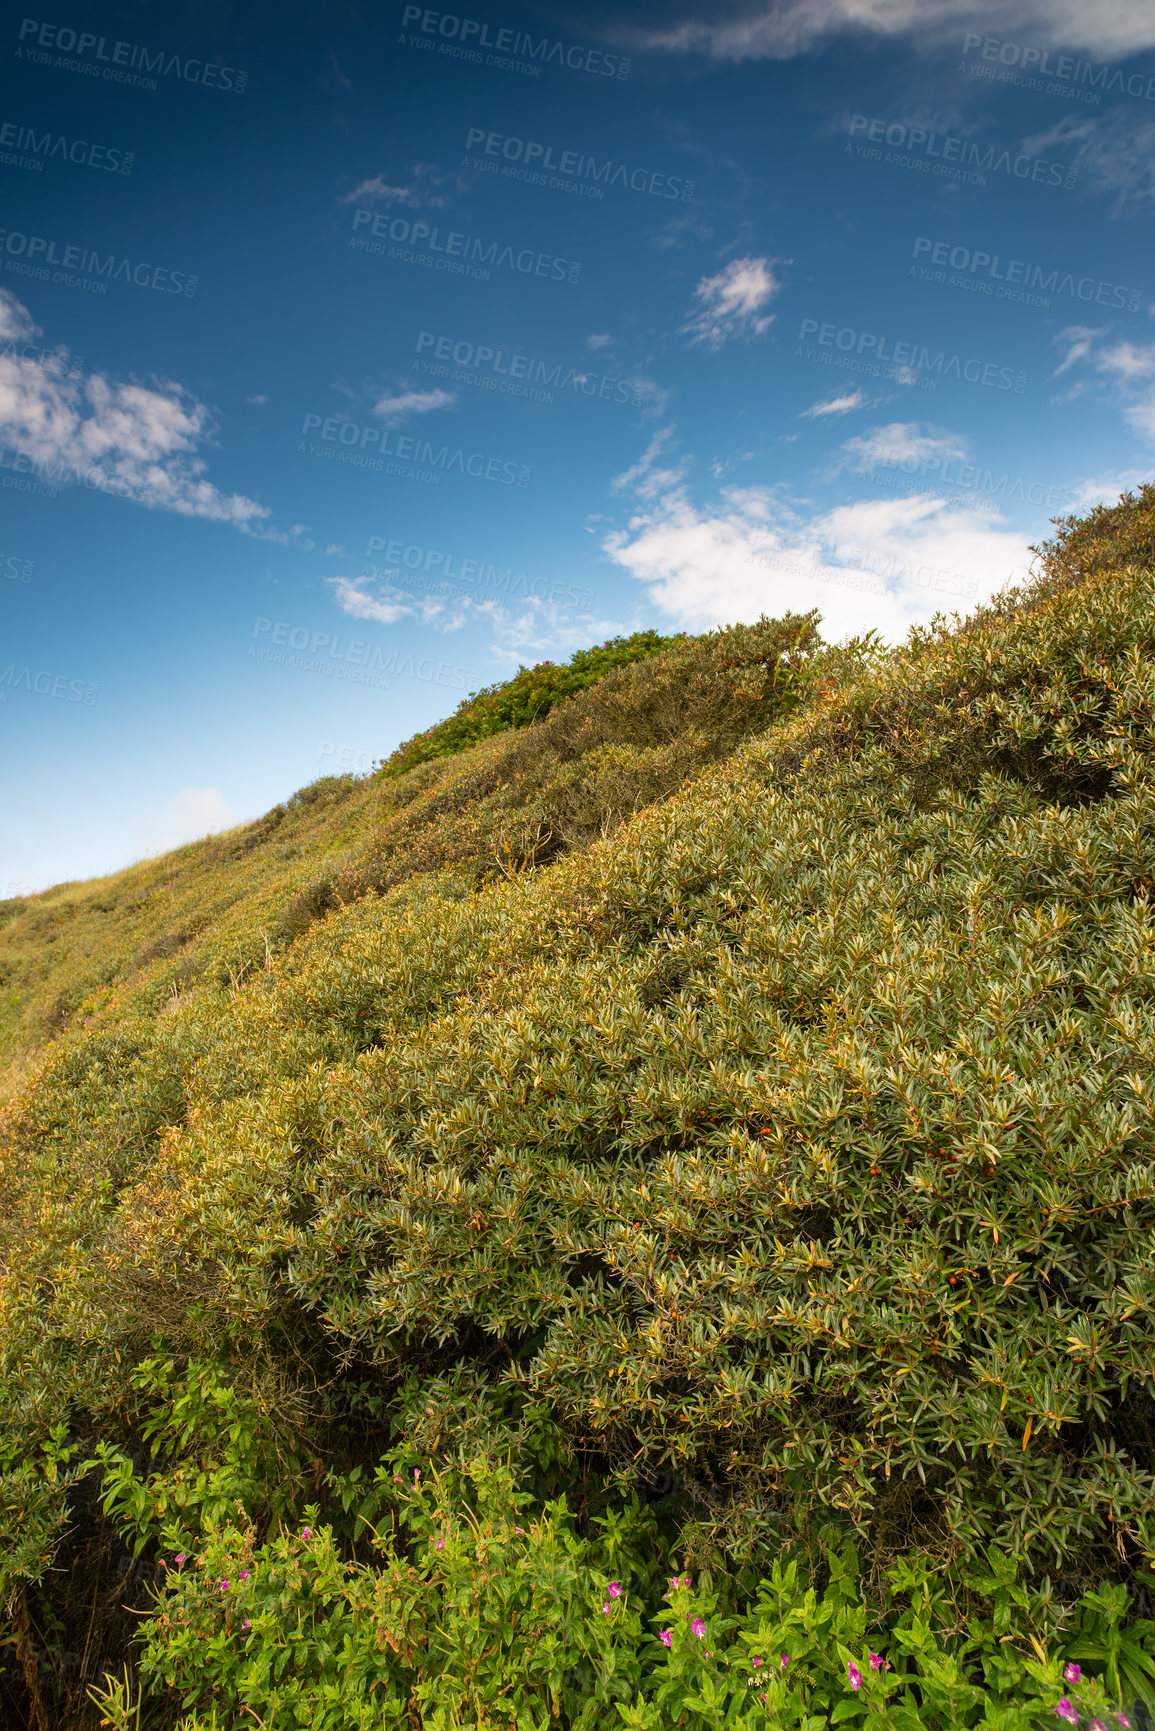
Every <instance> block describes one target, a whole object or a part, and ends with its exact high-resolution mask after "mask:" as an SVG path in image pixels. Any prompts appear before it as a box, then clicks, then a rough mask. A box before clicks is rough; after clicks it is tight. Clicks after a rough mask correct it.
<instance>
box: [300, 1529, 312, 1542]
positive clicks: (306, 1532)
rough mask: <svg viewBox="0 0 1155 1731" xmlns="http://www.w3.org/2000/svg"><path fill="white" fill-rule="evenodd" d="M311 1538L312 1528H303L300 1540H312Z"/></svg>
mask: <svg viewBox="0 0 1155 1731" xmlns="http://www.w3.org/2000/svg"><path fill="white" fill-rule="evenodd" d="M312 1536H313V1529H312V1527H306V1528H305V1530H304V1532H303V1533H302V1534H301V1537H302V1538H303V1539H311V1538H312Z"/></svg>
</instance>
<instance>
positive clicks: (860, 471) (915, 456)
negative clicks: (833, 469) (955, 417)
mask: <svg viewBox="0 0 1155 1731" xmlns="http://www.w3.org/2000/svg"><path fill="white" fill-rule="evenodd" d="M840 450H841V451H842V452H843V453H844V456H843V458H842V461H841V462H840V463H839V467H840V468H847V469H850V470H851V471H852V472H853V473H854V474H856V475H865V474H868V473H869V472H870V470H871V469H873V468H874V467H875V466H876V465H877V464H878V463H880V462H884V463H885V464H886V466H887V467H888V468H893V467H894V466H895V464H896V463H908V462H912V461H913V462H917V463H924V462H928V460H930V461H933V460H934V459H938V461H939V463H940V464H941V463H942V462H945V461H946V460H947V459H949V458H954V459H955V460H956V461H957V462H961V461H962V459H963V458H964V457H965V456H966V454H967V444H966V440H965V439H963V438H961V437H960V435H959V434H957V433H952V432H950V431H949V430H948V429H947V428H946V427H936V426H933V425H931V424H930V423H929V422H922V421H891V422H890V424H889V425H888V426H885V427H870V428H868V429H867V431H866V432H865V433H860V434H859V435H858V436H857V437H856V438H853V439H846V440H844V441H843V443H842V445H841V446H840Z"/></svg>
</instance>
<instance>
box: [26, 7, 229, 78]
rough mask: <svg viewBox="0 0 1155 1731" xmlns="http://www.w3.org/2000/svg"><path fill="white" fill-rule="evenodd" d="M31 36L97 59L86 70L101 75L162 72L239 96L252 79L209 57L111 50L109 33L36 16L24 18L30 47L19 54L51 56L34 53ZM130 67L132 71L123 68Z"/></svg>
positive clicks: (124, 47) (130, 47)
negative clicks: (43, 20)
mask: <svg viewBox="0 0 1155 1731" xmlns="http://www.w3.org/2000/svg"><path fill="white" fill-rule="evenodd" d="M30 39H34V40H35V44H36V47H37V48H38V49H40V48H42V49H54V50H55V51H56V53H57V55H61V54H64V55H76V56H77V58H78V59H79V60H81V61H87V62H90V63H91V62H95V64H89V65H86V66H84V67H83V70H84V71H90V72H92V73H93V74H94V75H97V76H99V74H100V72H101V70H103V74H104V76H105V77H106V78H111V79H113V80H117V81H122V82H127V83H136V82H138V80H136V79H134V78H133V76H132V73H133V72H144V73H153V74H155V73H159V75H160V76H161V77H162V78H177V79H179V80H180V81H181V83H183V84H203V85H204V86H205V88H206V89H208V90H232V91H235V93H236V94H237V95H238V96H240V95H241V93H242V91H243V90H244V88H245V85H246V84H247V83H248V79H249V75H248V73H247V72H238V71H237V70H236V68H235V67H233V66H220V65H218V64H217V63H216V62H215V61H208V60H194V59H184V60H182V59H181V56H180V55H179V54H166V53H165V51H164V49H163V48H156V49H150V48H145V47H143V46H142V45H141V44H140V43H139V42H114V43H113V44H112V47H111V50H109V48H108V43H109V38H108V37H107V36H94V35H93V34H92V32H91V31H88V30H72V29H69V28H68V27H67V26H65V27H61V25H59V24H41V23H40V21H39V20H38V19H36V18H25V19H24V20H23V21H22V23H21V25H20V36H19V40H20V41H21V42H22V43H28V44H29V46H28V47H26V48H23V49H20V48H18V49H17V50H16V53H17V55H18V56H20V55H23V56H24V57H26V58H27V59H29V60H36V61H40V60H46V59H48V58H49V56H48V55H47V54H43V55H41V54H36V53H33V52H32V49H31V42H30ZM102 63H103V65H102ZM127 68H131V70H124V69H127ZM118 69H121V70H119V71H118ZM153 88H154V89H155V85H154V86H153Z"/></svg>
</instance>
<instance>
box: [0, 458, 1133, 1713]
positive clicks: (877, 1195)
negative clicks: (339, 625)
mask: <svg viewBox="0 0 1155 1731" xmlns="http://www.w3.org/2000/svg"><path fill="white" fill-rule="evenodd" d="M1153 525H1155V488H1152V487H1148V488H1144V489H1143V490H1142V492H1141V494H1140V495H1139V496H1138V497H1137V498H1135V497H1131V496H1127V497H1126V498H1125V499H1124V500H1123V501H1121V503H1120V505H1119V506H1117V507H1114V508H1112V509H1110V510H1106V509H1100V510H1098V511H1096V512H1094V513H1092V514H1091V515H1090V516H1089V517H1088V518H1087V519H1085V520H1083V521H1081V522H1076V521H1075V520H1073V519H1068V520H1066V521H1065V522H1064V523H1062V524H1060V525H1059V526H1058V534H1057V535H1056V537H1055V539H1054V541H1053V542H1051V543H1049V544H1048V545H1047V546H1046V547H1045V548H1044V549H1042V555H1041V561H1040V571H1039V574H1038V575H1037V577H1036V578H1035V579H1033V580H1032V582H1031V583H1030V584H1029V585H1028V586H1027V587H1025V588H1023V589H1019V590H1015V591H1012V592H1009V593H1008V594H1006V595H1003V596H1000V597H997V598H995V600H994V601H992V602H991V603H990V604H988V605H986V606H983V607H980V608H978V609H977V610H976V612H975V613H974V614H973V616H971V617H970V618H969V619H967V620H960V619H958V617H957V616H956V617H955V618H954V619H953V620H943V619H941V618H940V619H938V620H936V621H935V622H934V623H933V624H932V625H931V626H929V627H926V628H922V629H916V630H914V631H912V632H911V634H910V637H909V639H908V641H907V642H906V643H905V644H903V645H902V646H900V647H899V648H897V649H895V650H888V649H887V648H885V646H882V645H879V644H878V643H877V642H875V641H874V640H873V639H866V640H861V641H856V642H853V643H851V644H849V645H842V646H832V645H829V644H826V643H824V642H823V641H822V640H821V637H820V636H819V633H818V629H817V620H816V616H814V615H806V616H788V617H787V618H786V619H784V620H779V621H773V620H768V619H765V618H763V619H762V620H761V621H760V622H759V623H758V624H757V625H753V626H742V627H732V628H729V629H728V630H722V631H717V632H712V633H707V634H705V635H704V636H701V637H697V638H685V637H683V638H679V639H675V640H672V641H668V642H665V643H661V644H657V645H655V644H653V643H648V644H644V645H634V648H640V649H641V650H642V654H641V658H640V659H634V658H626V656H625V655H623V657H622V661H621V664H620V665H617V666H613V667H610V668H609V669H608V670H606V671H603V670H602V668H601V667H597V668H592V669H591V666H590V664H589V663H588V662H586V663H580V664H579V671H580V672H582V673H583V674H584V673H586V672H590V671H591V670H592V671H593V672H595V673H596V675H597V676H596V677H594V679H593V681H592V683H587V684H584V685H578V686H577V688H575V687H574V685H573V684H571V685H570V687H569V688H568V689H565V688H564V685H563V683H562V682H557V681H555V680H554V679H553V678H552V677H551V676H549V675H543V674H542V672H541V670H523V672H524V673H525V674H527V675H529V676H530V677H529V678H527V679H523V678H522V676H520V675H519V679H520V680H521V684H520V685H519V686H518V687H517V690H516V692H513V693H510V694H508V695H503V694H502V693H493V692H491V693H489V694H486V695H487V698H488V699H497V701H496V702H489V703H487V704H485V705H479V712H480V716H481V719H480V720H478V719H477V716H476V715H475V717H474V718H473V720H472V721H471V718H470V717H469V716H468V715H467V714H466V715H464V717H463V716H462V714H461V713H460V712H459V717H458V718H457V720H456V721H454V718H450V722H451V723H453V726H452V727H451V725H450V723H446V724H443V728H442V730H441V731H440V732H439V731H438V730H431V735H435V736H436V737H434V738H432V739H431V737H430V735H427V736H423V739H422V740H421V741H418V742H409V743H408V746H406V747H402V748H401V750H400V751H399V753H397V754H395V756H394V759H393V760H392V761H391V762H389V763H386V764H385V765H384V766H383V767H382V770H381V771H380V772H378V774H377V775H375V776H374V777H371V778H369V779H366V780H354V779H353V778H350V777H343V778H327V779H326V780H324V781H321V782H318V783H315V784H314V785H313V787H311V788H306V789H303V790H302V791H301V793H300V794H298V795H296V796H294V798H293V799H292V800H290V801H287V802H286V804H285V805H284V807H278V808H277V809H276V810H275V811H274V812H273V813H270V814H269V816H268V817H267V818H265V819H262V820H261V821H260V822H259V823H257V824H253V825H248V826H244V827H243V828H242V829H240V830H237V831H233V832H230V834H228V835H226V836H220V837H215V838H212V839H211V840H209V841H206V842H202V843H198V844H195V845H194V846H192V847H189V848H184V849H181V850H178V852H177V853H175V854H172V855H169V856H166V858H165V859H163V860H159V861H152V862H148V863H146V864H143V865H140V866H136V867H133V868H131V869H130V870H129V871H127V872H122V873H120V874H118V875H117V876H115V877H113V878H110V879H106V880H101V881H99V882H96V883H90V884H83V885H75V884H74V885H68V886H62V887H60V888H58V889H56V890H52V891H49V892H46V893H45V894H44V895H42V896H38V897H33V898H29V899H27V900H24V901H18V902H16V903H8V904H4V906H3V908H0V915H2V916H3V920H4V923H3V927H2V929H0V967H2V968H3V989H4V991H5V992H6V994H7V996H6V999H5V1023H4V1037H5V1041H6V1050H7V1053H8V1057H9V1061H10V1063H11V1065H12V1069H11V1072H10V1097H9V1100H8V1102H7V1106H6V1108H5V1112H4V1117H3V1121H2V1124H0V1137H2V1140H0V1488H2V1489H3V1491H4V1493H5V1494H4V1497H3V1500H2V1503H0V1613H2V1614H3V1617H4V1618H5V1619H6V1622H5V1629H4V1633H5V1634H6V1635H7V1638H8V1643H9V1644H8V1648H7V1651H8V1654H9V1658H8V1662H7V1664H6V1666H5V1668H4V1670H3V1671H2V1672H0V1689H2V1690H3V1691H4V1692H5V1693H4V1695H3V1697H2V1699H3V1702H4V1711H5V1712H6V1713H7V1715H8V1717H9V1718H10V1720H11V1722H12V1723H14V1724H28V1725H31V1726H37V1727H39V1726H41V1725H45V1726H47V1725H52V1726H55V1725H68V1726H72V1725H75V1726H77V1727H80V1726H82V1725H84V1726H87V1725H93V1726H95V1725H97V1724H98V1723H105V1724H109V1725H116V1726H117V1727H128V1726H129V1725H133V1726H135V1725H137V1724H138V1723H139V1725H141V1726H146V1725H155V1726H157V1727H161V1726H164V1727H177V1726H180V1727H181V1728H182V1731H208V1727H210V1726H214V1727H219V1726H230V1727H231V1726H234V1725H236V1726H241V1725H244V1724H253V1723H257V1724H264V1725H267V1726H270V1727H272V1726H275V1727H277V1728H278V1731H280V1728H281V1727H296V1726H298V1725H300V1726H305V1725H315V1726H322V1725H324V1726H332V1727H337V1726H341V1727H343V1726H346V1725H366V1726H368V1725H373V1726H385V1725H388V1726H394V1725H396V1726H406V1727H408V1726H422V1725H429V1726H435V1727H439V1728H440V1727H445V1731H448V1728H449V1727H451V1726H467V1725H468V1726H473V1725H477V1726H481V1725H486V1726H502V1727H505V1726H509V1727H511V1728H512V1727H515V1726H516V1727H517V1728H518V1731H523V1728H524V1727H531V1726H532V1727H533V1728H534V1731H537V1728H538V1727H542V1726H545V1725H547V1724H548V1725H552V1724H558V1725H560V1726H563V1727H570V1726H575V1727H576V1726H581V1727H583V1728H584V1727H593V1726H601V1725H615V1724H621V1725H627V1724H628V1725H636V1726H639V1727H645V1728H650V1727H653V1728H655V1731H656V1728H657V1727H658V1726H663V1727H664V1726H666V1725H681V1724H685V1725H692V1726H718V1727H721V1726H723V1725H725V1726H726V1727H728V1728H731V1727H743V1728H745V1727H750V1728H754V1727H758V1728H759V1731H761V1727H763V1726H768V1725H779V1724H781V1725H798V1726H805V1727H807V1728H808V1731H820V1728H821V1727H824V1726H826V1725H828V1724H835V1723H837V1724H853V1725H862V1726H863V1727H870V1728H871V1731H874V1728H875V1727H879V1728H881V1727H882V1726H884V1725H886V1726H894V1727H896V1728H897V1731H907V1728H908V1727H910V1728H912V1731H918V1728H919V1727H927V1728H929V1727H935V1728H938V1727H942V1731H946V1728H947V1727H955V1726H963V1725H965V1726H971V1725H979V1724H982V1725H988V1726H994V1725H998V1726H1000V1727H1002V1728H1003V1731H1012V1728H1014V1731H1019V1728H1022V1731H1026V1727H1028V1726H1038V1725H1040V1724H1043V1723H1053V1722H1054V1715H1055V1713H1056V1712H1057V1713H1058V1715H1059V1718H1060V1720H1070V1721H1071V1722H1074V1721H1073V1720H1071V1715H1075V1717H1076V1718H1077V1719H1078V1720H1079V1722H1080V1723H1082V1724H1083V1725H1088V1726H1089V1725H1090V1724H1091V1721H1092V1720H1093V1719H1098V1720H1099V1721H1100V1722H1102V1723H1106V1722H1107V1721H1108V1719H1109V1718H1110V1715H1111V1714H1112V1713H1114V1712H1118V1711H1122V1710H1123V1708H1124V1705H1125V1704H1129V1703H1131V1702H1133V1701H1134V1699H1135V1697H1136V1696H1142V1695H1144V1694H1150V1691H1151V1680H1152V1679H1153V1678H1155V1658H1153V1657H1152V1655H1155V1623H1151V1622H1150V1621H1149V1620H1148V1613H1149V1612H1150V1611H1151V1609H1152V1608H1153V1607H1152V1603H1151V1589H1150V1586H1149V1583H1150V1581H1151V1576H1152V1571H1155V1399H1153V1395H1155V1353H1153V1342H1155V1334H1153V1316H1155V1260H1153V1256H1152V1251H1153V1249H1155V1244H1153V1227H1155V1176H1153V1173H1152V1152H1153V1140H1155V1138H1153V1130H1152V1115H1151V1100H1152V1089H1153V1088H1155V1073H1153V1054H1155V1043H1153V1039H1152V1035H1153V1032H1155V1020H1153V1006H1152V993H1153V989H1155V926H1153V922H1152V915H1151V903H1150V888H1151V877H1152V875H1153V874H1152V871H1151V866H1152V859H1153V854H1155V776H1153V773H1152V771H1153V763H1152V740H1153V738H1155V733H1153V728H1155V660H1153V652H1155V558H1153V552H1155V548H1153ZM609 647H610V646H603V648H609ZM587 653H589V654H592V652H587ZM534 675H536V684H535V681H534V677H533V676H534ZM512 683H513V682H511V684H512ZM530 688H532V690H531V698H532V700H531V701H530V702H529V703H528V705H527V702H526V695H527V690H529V689H530ZM475 696H476V694H475ZM466 709H467V706H463V711H465V710H466ZM495 716H496V719H497V721H498V722H500V730H499V731H496V732H492V733H488V734H486V733H485V729H487V728H488V727H489V726H490V725H492V724H493V723H494V718H495ZM531 716H536V717H537V718H536V719H533V720H532V721H530V720H529V718H530V717H531ZM471 726H476V727H478V728H480V729H481V730H482V733H483V736H482V737H480V738H478V739H476V740H472V741H471V740H470V738H469V730H470V727H471ZM454 729H456V731H454ZM683 1571H685V1572H684V1573H683ZM158 1600H159V1603H158V1602H157V1601H158ZM145 1613H151V1614H148V1615H145ZM125 1666H127V1669H124V1667H125ZM113 1673H119V1674H120V1675H121V1678H122V1681H121V1682H120V1683H119V1684H105V1685H103V1686H102V1698H103V1700H104V1706H103V1708H102V1709H100V1710H98V1709H97V1708H96V1706H95V1705H94V1704H93V1701H92V1699H91V1697H90V1695H89V1694H88V1690H89V1688H90V1686H91V1685H92V1684H93V1682H94V1679H97V1678H100V1677H102V1676H105V1675H108V1674H113ZM856 1678H857V1681H856V1680H855V1679H856ZM1127 1711H1129V1712H1131V1711H1135V1709H1133V1708H1131V1707H1130V1706H1128V1707H1127ZM102 1715H103V1717H102ZM1110 1722H1111V1723H1112V1724H1114V1719H1113V1718H1111V1719H1110Z"/></svg>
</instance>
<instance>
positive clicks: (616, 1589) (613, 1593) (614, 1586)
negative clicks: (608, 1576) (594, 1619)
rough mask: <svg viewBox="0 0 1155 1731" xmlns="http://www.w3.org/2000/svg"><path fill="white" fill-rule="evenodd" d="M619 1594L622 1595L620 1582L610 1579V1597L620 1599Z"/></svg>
mask: <svg viewBox="0 0 1155 1731" xmlns="http://www.w3.org/2000/svg"><path fill="white" fill-rule="evenodd" d="M621 1596H622V1583H621V1582H620V1581H611V1582H610V1598H611V1599H620V1598H621Z"/></svg>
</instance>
